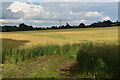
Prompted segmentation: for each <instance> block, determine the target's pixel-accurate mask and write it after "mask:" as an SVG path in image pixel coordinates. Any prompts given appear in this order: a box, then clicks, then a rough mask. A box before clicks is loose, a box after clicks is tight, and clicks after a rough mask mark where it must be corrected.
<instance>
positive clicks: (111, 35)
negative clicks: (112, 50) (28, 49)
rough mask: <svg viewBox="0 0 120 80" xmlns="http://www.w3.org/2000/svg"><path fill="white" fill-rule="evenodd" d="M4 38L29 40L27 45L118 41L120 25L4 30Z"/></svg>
mask: <svg viewBox="0 0 120 80" xmlns="http://www.w3.org/2000/svg"><path fill="white" fill-rule="evenodd" d="M2 38H8V39H15V40H27V41H30V42H28V43H26V45H36V44H37V45H38V44H40V45H43V44H58V45H61V44H65V43H79V42H80V41H84V40H88V41H117V40H118V27H111V28H84V29H67V30H66V29H60V30H44V31H21V32H20V31H19V32H8V33H7V32H3V33H2Z"/></svg>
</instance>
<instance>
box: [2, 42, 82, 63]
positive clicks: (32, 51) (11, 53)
mask: <svg viewBox="0 0 120 80" xmlns="http://www.w3.org/2000/svg"><path fill="white" fill-rule="evenodd" d="M79 45H80V44H66V45H63V46H59V45H44V46H42V45H37V46H32V47H29V48H17V49H7V50H5V49H4V50H3V51H2V53H3V55H2V59H3V60H2V61H3V62H10V63H17V62H21V61H25V60H32V59H36V58H38V57H40V56H45V55H56V54H64V55H65V54H75V53H76V52H77V50H78V46H79Z"/></svg>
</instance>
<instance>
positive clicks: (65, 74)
mask: <svg viewBox="0 0 120 80" xmlns="http://www.w3.org/2000/svg"><path fill="white" fill-rule="evenodd" d="M74 63H75V61H74V60H65V61H63V62H62V63H60V64H59V66H58V70H59V72H60V76H61V78H67V79H70V78H75V76H74V75H73V74H72V73H71V70H73V69H71V67H72V66H73V64H74Z"/></svg>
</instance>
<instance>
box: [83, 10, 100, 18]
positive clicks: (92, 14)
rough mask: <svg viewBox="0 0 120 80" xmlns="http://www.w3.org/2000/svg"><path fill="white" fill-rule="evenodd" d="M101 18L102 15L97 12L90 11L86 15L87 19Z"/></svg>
mask: <svg viewBox="0 0 120 80" xmlns="http://www.w3.org/2000/svg"><path fill="white" fill-rule="evenodd" d="M101 16H102V14H101V13H99V12H97V11H94V12H92V11H90V12H87V13H86V14H85V17H101Z"/></svg>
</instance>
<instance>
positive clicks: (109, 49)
mask: <svg viewBox="0 0 120 80" xmlns="http://www.w3.org/2000/svg"><path fill="white" fill-rule="evenodd" d="M118 47H119V46H118V45H117V44H107V43H102V44H100V43H91V42H88V43H83V44H82V46H81V47H80V49H79V51H78V53H77V65H78V67H79V68H80V73H82V74H84V73H85V74H88V73H90V74H91V76H92V77H98V78H99V77H100V78H101V77H104V78H106V77H112V78H113V77H115V78H118V77H119V76H120V72H119V71H120V63H119V61H120V54H119V53H118Z"/></svg>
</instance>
